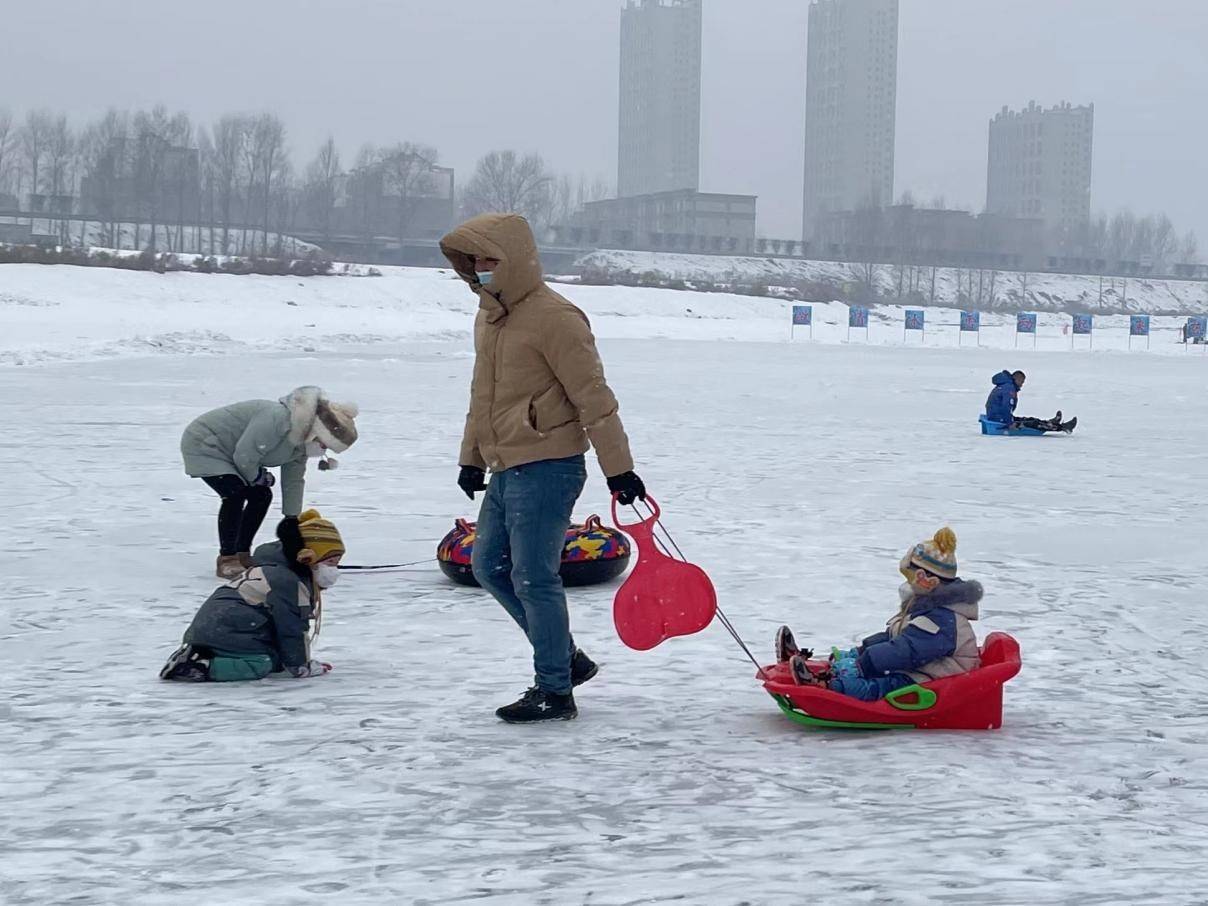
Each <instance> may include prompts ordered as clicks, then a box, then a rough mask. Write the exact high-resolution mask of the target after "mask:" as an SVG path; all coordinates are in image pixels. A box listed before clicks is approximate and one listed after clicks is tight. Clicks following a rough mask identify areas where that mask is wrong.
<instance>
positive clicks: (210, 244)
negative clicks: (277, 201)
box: [0, 216, 322, 257]
mask: <svg viewBox="0 0 1208 906" xmlns="http://www.w3.org/2000/svg"><path fill="white" fill-rule="evenodd" d="M0 224H11V225H25V224H28V225H29V227H30V231H31V232H32V233H33V234H34V235H38V236H63V238H64V239H66V240H67V244H69V245H71V246H73V247H75V248H104V247H107V246H110V245H116V246H118V247H119V248H121V249H123V250H129V249H135V250H138V249H144V248H146V247H147V246H148V245H150V244H151V232H152V230H151V227H150V225H148V224H140V225H139V227H138V229H135V227H134V224H132V223H121V224H112V225H110V224H108V223H101V222H99V221H96V220H70V221H68V222H67V224H66V227H67V229H66V235H63V226H64V223H63V221H62V220H60V219H57V218H53V217H34V218H33V219H32V220H31V219H30V218H28V217H13V216H3V217H0ZM225 239H226V247H225V254H229V255H254V254H256V253H257V252H258V251H259V250H260V249H261V248H262V247H267V249H268V253H269V254H274V253H276V252H277V247H278V245H280V254H282V255H294V256H298V257H301V256H304V255H308V254H315V253H319V252H321V251H322V249H320V248H319V247H318V246H317V245H314V244H312V243H309V242H304V241H302V240H301V239H296V238H295V237H293V236H282V235H279V234H277V233H274V232H272V231H270V232H269V233H268V236H267V238H266V237H265V234H264V232H263V231H261V230H244V229H228V230H227V231H226V236H225ZM155 246H156V248H160V249H174V250H176V251H177V254H180V255H215V254H222V253H224V252H223V230H222V228H221V227H216V228H214V229H212V230H211V229H210V228H209V227H196V226H188V225H186V226H184V227H178V226H174V225H172V224H169V225H166V226H165V225H163V224H160V225H158V226H156V227H155Z"/></svg>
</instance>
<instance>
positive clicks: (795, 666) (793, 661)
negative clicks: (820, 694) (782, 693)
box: [789, 654, 826, 688]
mask: <svg viewBox="0 0 1208 906" xmlns="http://www.w3.org/2000/svg"><path fill="white" fill-rule="evenodd" d="M789 671H790V672H791V673H792V674H793V682H795V683H796V684H797V685H798V686H822V687H823V688H825V687H826V680H824V679H823V678H822V677H820V676H816V675H815V674H814V671H812V670H810V665H809V661H808V660H807V659H806V658H805V657H803V656H802V655H800V654H794V655H793V656H792V657H791V658H789Z"/></svg>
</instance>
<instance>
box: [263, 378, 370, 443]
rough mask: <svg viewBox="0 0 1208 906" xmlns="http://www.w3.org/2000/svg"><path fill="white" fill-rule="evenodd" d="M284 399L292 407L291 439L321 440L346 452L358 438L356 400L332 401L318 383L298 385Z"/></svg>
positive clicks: (300, 441) (290, 413)
mask: <svg viewBox="0 0 1208 906" xmlns="http://www.w3.org/2000/svg"><path fill="white" fill-rule="evenodd" d="M281 403H282V404H283V405H284V406H285V408H286V409H288V410H289V439H290V441H292V442H293V443H294V444H295V445H296V446H302V445H303V444H305V443H306V442H307V441H310V440H319V441H322V443H323V446H324V447H326V448H327V449H329V450H335V451H336V452H337V453H343V452H344V451H345V450H347V449H348V448H349V447H351V446H352V445H353V444H354V443H356V440H357V429H356V421H355V419H356V417H357V415H358V414H359V410H358V408H357V405H356V403H333V402H332V401H331V400H329V399H328V398H327V394H326V393H324V392H323V390H322V389H321V388H319V387H314V386H311V385H307V386H304V387H297V388H295V389H294V390H292V391H291V392H290V393H289V394H288V395H287V396H283V397H281Z"/></svg>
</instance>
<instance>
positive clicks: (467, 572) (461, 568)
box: [436, 515, 631, 587]
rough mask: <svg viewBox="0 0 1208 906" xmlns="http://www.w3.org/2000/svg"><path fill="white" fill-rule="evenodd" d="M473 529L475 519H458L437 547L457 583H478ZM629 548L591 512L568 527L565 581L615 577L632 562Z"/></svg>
mask: <svg viewBox="0 0 1208 906" xmlns="http://www.w3.org/2000/svg"><path fill="white" fill-rule="evenodd" d="M474 531H475V524H474V523H473V522H467V521H466V520H465V519H458V520H457V521H456V522H455V523H454V525H453V530H452V531H451V532H449V534H447V535H445V537H444V538H443V539H441V542H440V544H439V545H437V548H436V559H437V560H438V561H439V562H440V569H441V572H443V573H444V574H445V575H446V576H448V577H449V578H450V579H452V580H453V581H454V582H456V583H457V584H458V585H474V586H476V585H478V582H477V580H476V579H475V578H474V573H473V572H472V571H471V569H470V558H471V556H472V555H473V552H474ZM630 551H631V548H630V545H629V539H628V538H626V537H625V536H624V535H623V534H622V533H621V532H619V531H617V530H616V529H611V528H607V527H605V526H604V525H602V524H601V523H600V517H599V516H594V515H593V516H589V517H588V518H587V521H586V522H584V523H583V524H582V525H572V526H571V527H570V528H569V529H567V530H566V546H565V547H564V548H563V549H562V568H561V569H560V570H559V572H560V574H561V576H562V584H563V585H565V586H567V587H572V586H577V585H597V584H599V583H601V582H607V581H609V580H610V579H615V578H616V577H617V576H619V575H621V573H623V572H625V568H626V567H627V566H628V565H629V555H630Z"/></svg>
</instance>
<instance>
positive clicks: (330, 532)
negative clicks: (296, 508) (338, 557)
mask: <svg viewBox="0 0 1208 906" xmlns="http://www.w3.org/2000/svg"><path fill="white" fill-rule="evenodd" d="M298 531H299V532H301V534H302V543H303V545H304V546H305V547H307V548H309V549H310V550H312V551H314V552H315V562H316V563H317V562H318V561H320V560H326V559H327V558H328V557H330V556H333V555H334V554H343V553H344V539H343V538H341V537H340V532H339V530H338V529H336V527H335V525H334V524H332V523H331V522H330V521H328V520H327V519H324V518H323V517H322V516H321V515H319V511H318V510H307V511H306V512H304V513H303V514H302V515H300V516H299V517H298Z"/></svg>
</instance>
